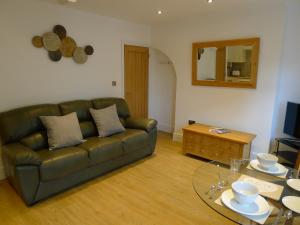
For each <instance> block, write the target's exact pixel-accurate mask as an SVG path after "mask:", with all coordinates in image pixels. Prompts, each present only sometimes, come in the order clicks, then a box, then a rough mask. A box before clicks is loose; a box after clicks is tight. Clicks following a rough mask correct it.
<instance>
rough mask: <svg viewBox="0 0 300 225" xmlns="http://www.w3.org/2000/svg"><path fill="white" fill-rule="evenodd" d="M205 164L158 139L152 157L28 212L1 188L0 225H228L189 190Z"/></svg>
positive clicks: (165, 136)
mask: <svg viewBox="0 0 300 225" xmlns="http://www.w3.org/2000/svg"><path fill="white" fill-rule="evenodd" d="M201 163H204V162H202V161H200V160H198V159H195V158H192V157H187V156H185V155H183V154H182V153H181V145H180V144H179V143H174V142H172V140H171V136H170V135H169V134H166V133H159V136H158V143H157V147H156V151H155V154H154V155H153V156H152V157H149V158H147V159H145V160H141V161H139V162H137V163H134V164H132V165H130V166H127V167H124V168H122V169H119V170H117V171H114V172H112V173H109V174H107V175H106V176H102V177H99V178H97V179H94V180H92V181H90V182H87V183H85V184H83V185H80V186H78V187H75V188H73V189H71V190H68V191H66V192H63V193H61V194H59V195H56V196H54V197H52V198H49V199H47V200H45V201H42V202H40V203H38V204H36V205H34V206H32V207H27V206H26V205H25V204H24V203H23V201H22V200H21V199H20V198H19V196H18V195H17V194H16V193H15V191H14V189H13V188H12V187H11V186H10V185H9V184H8V182H7V181H1V182H0V224H4V225H54V224H57V225H102V224H103V225H123V224H126V225H185V224H191V225H192V224H217V225H219V224H220V225H221V224H222V225H227V224H228V225H229V224H234V223H233V222H231V221H229V220H227V219H225V218H224V217H222V216H221V215H219V214H218V213H216V212H215V211H214V210H212V209H211V208H209V207H208V206H207V205H206V204H205V203H204V202H202V201H201V200H200V198H199V197H198V196H197V194H196V193H195V191H194V190H193V186H192V175H193V172H194V170H195V169H196V168H197V167H198V166H200V164H201Z"/></svg>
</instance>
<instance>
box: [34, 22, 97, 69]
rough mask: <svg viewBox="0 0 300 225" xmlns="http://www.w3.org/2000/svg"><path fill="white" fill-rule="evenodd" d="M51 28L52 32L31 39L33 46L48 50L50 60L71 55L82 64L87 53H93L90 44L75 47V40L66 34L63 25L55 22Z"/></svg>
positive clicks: (86, 57) (57, 59)
mask: <svg viewBox="0 0 300 225" xmlns="http://www.w3.org/2000/svg"><path fill="white" fill-rule="evenodd" d="M52 30H53V32H47V33H44V34H43V35H42V36H37V35H36V36H34V37H33V38H32V40H31V42H32V44H33V45H34V46H35V47H37V48H41V47H44V48H45V49H46V50H47V51H48V56H49V58H50V60H52V61H55V62H57V61H59V60H61V58H62V56H64V57H73V59H74V61H75V62H76V63H78V64H83V63H85V62H86V61H87V59H88V55H92V54H93V53H94V48H93V47H92V46H91V45H87V46H85V47H84V48H82V47H77V44H76V42H75V40H74V39H73V38H71V37H69V36H67V30H66V28H65V27H64V26H62V25H60V24H57V25H55V26H54V27H53V29H52Z"/></svg>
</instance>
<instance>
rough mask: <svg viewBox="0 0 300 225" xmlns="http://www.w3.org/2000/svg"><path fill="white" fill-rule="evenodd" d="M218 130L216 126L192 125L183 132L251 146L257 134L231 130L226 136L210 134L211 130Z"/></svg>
mask: <svg viewBox="0 0 300 225" xmlns="http://www.w3.org/2000/svg"><path fill="white" fill-rule="evenodd" d="M213 128H216V127H214V126H208V125H204V124H199V123H196V124H192V125H189V126H187V127H185V128H183V131H189V132H194V133H199V134H203V135H207V136H212V137H216V138H220V139H224V140H228V141H233V142H238V143H243V144H249V143H251V141H252V140H253V139H254V138H255V137H256V135H255V134H250V133H245V132H241V131H235V130H230V129H229V130H230V133H225V134H216V133H213V132H210V131H209V130H210V129H213Z"/></svg>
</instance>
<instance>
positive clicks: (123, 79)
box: [120, 41, 151, 111]
mask: <svg viewBox="0 0 300 225" xmlns="http://www.w3.org/2000/svg"><path fill="white" fill-rule="evenodd" d="M125 45H135V46H139V47H146V48H149V50H150V48H151V47H150V44H146V43H145V42H140V41H121V49H122V51H121V54H122V58H121V60H122V61H121V67H122V70H121V82H120V85H121V88H120V91H121V95H120V96H121V97H122V98H124V99H125V69H124V68H125V57H124V56H125V51H124V49H125ZM149 57H150V56H149ZM148 86H149V83H148ZM148 108H149V101H148ZM148 111H149V109H148Z"/></svg>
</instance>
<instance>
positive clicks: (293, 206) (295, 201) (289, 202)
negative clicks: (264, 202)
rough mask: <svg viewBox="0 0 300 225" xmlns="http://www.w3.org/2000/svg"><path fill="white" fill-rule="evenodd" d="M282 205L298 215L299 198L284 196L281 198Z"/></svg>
mask: <svg viewBox="0 0 300 225" xmlns="http://www.w3.org/2000/svg"><path fill="white" fill-rule="evenodd" d="M282 203H283V204H284V206H285V207H287V208H289V209H290V210H292V211H294V212H296V213H300V197H296V196H285V197H284V198H282Z"/></svg>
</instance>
